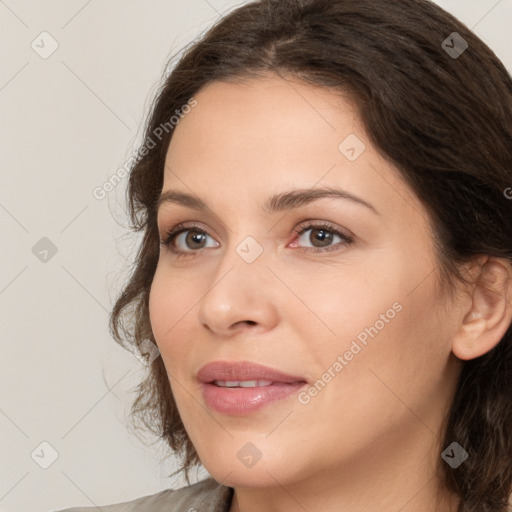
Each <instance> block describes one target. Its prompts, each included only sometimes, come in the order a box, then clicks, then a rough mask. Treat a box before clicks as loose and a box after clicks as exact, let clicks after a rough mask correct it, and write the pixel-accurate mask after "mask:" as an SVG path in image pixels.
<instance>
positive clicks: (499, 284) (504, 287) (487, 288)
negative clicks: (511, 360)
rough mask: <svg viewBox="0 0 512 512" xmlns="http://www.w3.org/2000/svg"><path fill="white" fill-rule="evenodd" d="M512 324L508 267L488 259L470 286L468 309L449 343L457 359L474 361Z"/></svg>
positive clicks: (511, 280) (502, 261) (511, 275)
mask: <svg viewBox="0 0 512 512" xmlns="http://www.w3.org/2000/svg"><path fill="white" fill-rule="evenodd" d="M511 322H512V267H511V265H510V263H509V262H508V261H507V260H505V259H501V258H493V257H492V258H489V259H488V260H487V263H486V264H485V265H484V266H483V267H482V268H481V272H480V275H479V276H478V278H477V280H476V282H475V283H474V290H473V295H472V302H471V308H470V310H469V311H468V312H467V314H466V315H465V317H464V319H463V321H462V324H461V325H460V327H459V329H458V331H457V333H456V335H455V337H454V339H453V344H452V352H453V353H454V354H455V356H457V357H458V358H459V359H464V360H468V359H475V358H477V357H480V356H481V355H483V354H485V353H487V352H489V351H490V350H491V349H493V348H494V347H495V346H496V345H498V343H499V342H500V341H501V339H502V338H503V336H504V335H505V333H506V332H507V329H508V328H509V327H510V324H511Z"/></svg>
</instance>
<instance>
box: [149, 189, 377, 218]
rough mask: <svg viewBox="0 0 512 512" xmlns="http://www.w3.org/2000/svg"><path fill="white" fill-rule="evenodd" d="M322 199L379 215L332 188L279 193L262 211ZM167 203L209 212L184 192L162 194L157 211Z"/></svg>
mask: <svg viewBox="0 0 512 512" xmlns="http://www.w3.org/2000/svg"><path fill="white" fill-rule="evenodd" d="M324 198H335V199H345V200H349V201H351V202H353V203H355V204H359V205H363V206H365V207H366V208H368V209H370V210H372V211H373V212H374V213H375V214H377V215H380V212H378V211H377V209H376V208H375V207H374V206H373V205H372V204H370V203H368V202H367V201H365V200H364V199H361V198H360V197H357V196H355V195H353V194H351V193H350V192H347V191H346V190H342V189H339V188H334V187H321V188H306V189H295V190H290V191H287V192H281V193H279V194H276V195H274V196H272V197H270V198H269V199H267V201H266V202H265V204H264V205H263V210H264V211H265V212H266V213H269V214H270V213H277V212H282V211H288V210H294V209H296V208H299V207H301V206H304V205H307V204H309V203H311V202H313V201H316V200H318V199H324ZM169 203H174V204H178V205H180V206H184V207H185V208H190V209H193V210H197V211H200V212H206V211H209V210H210V208H209V206H208V204H207V203H206V202H205V201H203V200H202V199H200V198H198V197H196V196H193V195H190V194H186V193H184V192H178V191H176V190H167V191H166V192H163V193H162V195H161V196H160V197H159V199H158V201H157V203H156V209H157V211H158V210H159V209H160V206H162V205H163V204H169Z"/></svg>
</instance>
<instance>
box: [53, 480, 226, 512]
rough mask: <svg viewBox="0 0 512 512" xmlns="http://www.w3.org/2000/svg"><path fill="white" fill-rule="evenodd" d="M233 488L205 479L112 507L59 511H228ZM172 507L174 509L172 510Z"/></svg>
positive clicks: (77, 508) (62, 511) (63, 511)
mask: <svg viewBox="0 0 512 512" xmlns="http://www.w3.org/2000/svg"><path fill="white" fill-rule="evenodd" d="M232 496H233V489H232V488H231V487H227V486H225V485H221V484H219V483H218V482H216V481H215V480H214V479H213V478H207V479H206V480H201V481H200V482H197V483H195V484H193V485H189V486H187V487H182V488H181V489H175V490H173V489H166V490H164V491H160V492H158V493H156V494H151V495H149V496H143V497H141V498H137V499H135V500H132V501H126V502H123V503H116V504H112V505H106V506H103V505H102V506H101V508H99V507H98V506H91V507H75V508H67V509H65V510H58V511H56V512H93V511H97V510H98V508H99V509H100V510H102V512H154V511H156V510H168V511H169V512H171V511H172V512H228V510H229V507H230V505H231V498H232ZM171 507H172V508H171Z"/></svg>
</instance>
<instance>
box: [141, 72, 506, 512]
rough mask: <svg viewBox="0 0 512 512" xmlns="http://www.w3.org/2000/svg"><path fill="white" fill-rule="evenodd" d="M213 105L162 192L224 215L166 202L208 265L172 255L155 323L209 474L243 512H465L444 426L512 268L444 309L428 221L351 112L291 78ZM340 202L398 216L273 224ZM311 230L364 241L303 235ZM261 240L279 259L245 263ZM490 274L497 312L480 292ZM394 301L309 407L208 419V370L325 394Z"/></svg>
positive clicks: (201, 100)
mask: <svg viewBox="0 0 512 512" xmlns="http://www.w3.org/2000/svg"><path fill="white" fill-rule="evenodd" d="M195 98H196V100H197V101H198V104H197V106H196V107H195V108H194V109H193V110H192V111H191V113H189V114H188V115H187V116H185V117H184V118H183V119H182V120H181V121H180V123H179V125H178V126H177V127H176V128H175V133H174V135H173V138H172V141H171V144H170V146H169V150H168V154H167V160H166V169H165V176H164V183H163V188H162V190H163V191H167V190H170V189H172V190H178V191H181V192H185V193H192V194H194V195H196V196H198V197H199V198H201V199H203V200H204V201H206V202H207V203H208V205H209V211H207V212H197V211H195V210H192V209H189V208H185V207H183V206H180V205H177V204H171V203H168V204H164V205H162V206H161V207H160V209H159V214H158V227H159V231H160V235H161V237H162V238H163V237H164V235H165V232H166V231H167V230H169V229H170V228H172V227H174V226H176V225H177V224H178V223H182V222H196V223H198V224H199V226H200V228H201V229H203V230H205V231H206V233H207V237H206V239H205V240H204V241H203V242H202V243H201V240H200V239H199V243H198V242H197V241H196V243H195V244H194V240H191V239H190V235H189V238H188V245H187V239H186V238H185V236H186V235H187V233H185V235H183V234H182V235H181V236H179V237H178V238H177V239H176V240H175V241H174V244H175V246H177V248H178V249H181V250H183V251H189V253H192V252H194V251H195V252H196V253H197V254H196V255H195V256H193V257H192V256H190V255H186V256H185V257H182V258H178V257H177V255H176V254H175V253H173V252H172V251H171V249H170V247H165V246H163V245H162V246H161V250H160V258H159V261H158V266H157V269H156V273H155V277H154V281H153V284H152V288H151V294H150V303H149V309H150V318H151V325H152V328H153V333H154V335H155V339H156V341H157V344H158V347H159V349H160V351H161V354H162V357H163V361H164V364H165V367H166V370H167V373H168V376H169V380H170V385H171V388H172V392H173V394H174V397H175V399H176V403H177V405H178V409H179V412H180V416H181V418H182V420H183V422H184V425H185V428H186V430H187V432H188V434H189V436H190V438H191V440H192V442H193V444H194V446H195V448H196V450H197V452H198V454H199V456H200V458H201V460H202V463H203V465H204V466H205V468H206V469H207V471H208V472H209V473H210V474H211V475H212V476H213V477H214V478H215V479H216V480H217V481H219V482H221V483H222V484H224V485H229V486H231V487H234V488H235V497H234V499H233V503H232V505H231V509H230V512H234V511H242V512H256V511H261V510H265V511H268V512H285V511H286V512H295V511H297V512H298V511H301V512H303V511H304V510H307V511H308V512H315V511H322V512H330V511H333V512H334V511H336V512H339V511H340V510H343V511H347V512H363V511H365V512H367V511H370V510H379V511H380V512H391V511H393V512H396V511H397V510H400V511H401V512H420V511H422V512H425V511H434V510H439V511H441V512H444V511H450V510H455V509H456V508H455V507H456V505H457V502H458V501H457V498H456V497H455V496H450V495H449V494H448V493H446V492H445V491H444V488H443V485H442V482H441V480H440V478H439V477H438V476H437V474H436V472H435V465H436V464H437V461H438V459H439V457H440V454H441V452H442V451H443V450H444V449H445V448H446V446H441V434H440V428H441V423H442V421H443V420H444V417H445V415H446V413H447V411H448V408H449V406H450V404H451V400H452V397H453V393H454V389H455V385H456V382H457V377H458V375H459V372H460V370H461V368H462V364H463V363H462V361H461V359H471V358H474V357H478V356H479V355H481V354H483V353H485V352H487V351H488V350H490V349H491V348H492V347H493V346H495V345H496V344H497V343H498V342H499V341H500V339H501V337H502V336H503V334H504V333H505V331H506V328H507V326H508V325H509V324H510V321H511V318H512V311H511V307H510V303H511V302H512V300H511V297H510V289H511V288H512V287H511V286H510V285H509V283H510V278H511V275H512V272H511V270H510V267H508V266H507V265H506V263H504V262H503V261H501V260H497V259H490V258H488V257H487V256H482V257H481V258H479V259H478V260H477V261H476V262H475V265H474V266H471V268H468V271H469V274H468V275H471V276H474V277H475V280H474V283H476V284H472V285H471V286H469V287H467V288H465V289H463V290H462V293H460V294H458V295H457V299H456V300H455V299H453V300H452V299H448V297H447V295H446V294H443V293H442V292H441V290H440V288H439V285H438V281H437V266H438V263H437V259H436V255H435V253H434V246H433V241H432V232H431V229H430V226H429V223H428V216H427V213H426V211H425V209H424V208H423V206H422V205H421V203H420V202H419V201H418V199H417V198H416V197H415V195H414V194H413V192H412V191H411V190H410V189H409V188H408V187H407V186H406V184H405V183H404V182H403V181H401V179H400V176H399V173H398V171H397V169H396V168H394V167H393V166H392V165H391V164H390V163H389V162H387V161H386V160H385V159H384V158H383V157H382V156H381V155H379V153H378V152H377V151H376V149H375V148H374V147H373V146H372V144H371V143H370V141H369V138H368V136H367V134H366V131H365V129H364V126H363V125H362V123H361V121H360V119H359V117H358V115H357V112H356V110H355V108H354V106H353V104H352V103H351V101H350V100H349V99H348V98H346V97H341V96H340V95H339V94H338V95H336V94H335V93H334V92H332V91H330V90H328V89H325V88H319V87H314V86H312V85H307V84H304V83H300V82H298V81H292V80H291V79H283V78H279V77H275V76H271V75H268V76H264V77H262V78H258V79H254V78H253V79H250V80H246V81H244V82H237V83H224V82H214V83H212V84H210V85H208V86H206V87H205V88H203V89H202V90H201V91H200V92H199V93H198V94H197V95H195ZM349 134H355V135H357V137H358V138H359V139H360V140H361V141H363V142H364V144H365V145H366V149H365V150H364V152H363V153H362V154H361V155H360V156H359V157H358V158H357V159H356V160H355V161H349V160H348V159H347V158H346V157H345V156H344V154H342V152H340V150H339V149H338V145H339V144H340V142H341V141H343V140H344V139H345V137H347V135H349ZM327 185H329V186H335V187H341V188H343V189H345V190H347V191H348V192H350V193H351V194H354V195H356V196H358V197H359V198H361V199H364V200H365V201H367V202H368V203H371V204H372V205H373V206H374V207H375V209H376V210H377V211H378V212H379V214H376V213H374V212H373V211H372V210H371V209H369V208H366V207H365V206H363V205H359V204H357V203H355V202H351V201H348V200H342V199H335V198H323V199H319V200H317V201H314V202H312V203H310V204H308V205H305V206H301V207H300V208H298V209H296V210H290V211H286V212H279V213H273V214H267V213H265V212H264V210H263V203H264V202H265V200H266V199H267V198H268V197H269V196H271V195H273V194H276V193H279V192H283V191H288V190H290V189H294V188H308V189H309V188H317V187H320V186H327ZM304 221H311V223H312V224H314V223H315V222H316V224H318V223H320V222H328V223H330V224H332V226H333V228H334V229H338V230H341V231H342V232H346V233H349V234H350V235H351V236H353V238H354V241H353V242H352V243H351V244H349V245H346V244H343V241H342V240H341V239H340V238H338V236H336V235H334V234H332V236H334V238H333V239H332V241H331V242H330V243H329V242H324V243H323V244H322V243H321V242H320V238H319V237H318V231H315V230H314V229H310V230H308V231H306V232H305V233H303V234H302V235H301V236H300V237H299V236H298V235H297V234H294V232H293V230H294V228H296V227H297V226H299V225H301V223H302V224H304ZM190 229H192V230H193V229H194V228H190ZM192 234H194V233H192ZM315 235H316V236H315ZM247 236H251V237H253V238H254V239H255V240H256V241H257V243H258V244H259V245H260V246H261V248H262V249H263V252H262V254H261V255H260V256H259V257H258V258H257V259H256V260H255V261H254V262H252V263H247V262H246V261H245V260H244V259H242V258H241V257H240V256H239V254H238V253H237V252H236V248H237V246H238V245H239V244H240V243H241V242H242V241H243V240H244V239H245V238H246V237H247ZM336 246H337V247H336ZM306 247H309V248H315V247H316V248H319V250H320V251H321V250H322V247H324V249H323V251H324V252H317V253H314V252H310V253H304V252H302V251H301V248H306ZM325 247H328V248H334V249H335V250H332V251H330V252H328V251H326V249H325ZM201 248H203V249H204V250H203V252H202V253H199V252H198V251H199V250H200V249H201ZM485 263H487V265H486V266H485V269H486V275H491V279H493V280H494V285H493V286H494V287H495V288H494V290H496V292H495V293H494V292H493V293H494V295H493V296H492V297H491V293H484V291H485V287H484V284H483V283H484V280H480V281H478V280H477V277H478V276H480V275H481V270H480V269H481V267H482V266H483V265H484V264H485ZM482 275H483V274H482ZM485 283H487V281H485ZM485 286H486V287H487V288H489V286H488V285H487V284H485ZM505 292H506V293H507V294H508V295H506V293H505ZM491 298H492V299H493V300H491ZM394 303H398V304H400V306H401V310H400V311H399V312H396V314H395V315H394V318H392V319H388V321H387V322H384V327H383V328H381V329H380V330H379V331H378V334H377V335H375V336H374V337H373V338H372V337H368V340H367V345H366V346H364V345H362V344H361V343H359V345H361V346H362V350H360V351H359V352H358V353H357V355H355V356H353V358H352V360H350V361H347V364H346V365H345V366H344V367H343V369H342V370H341V371H339V372H338V373H336V372H335V375H336V376H335V377H333V378H332V379H331V381H330V382H329V383H327V385H326V386H325V387H324V388H323V389H322V390H321V391H320V392H319V393H317V395H316V396H314V397H311V399H310V401H309V403H307V404H303V403H300V402H299V400H298V399H297V396H293V397H290V398H287V399H285V400H281V401H278V402H274V403H272V404H270V405H268V406H266V407H265V408H264V409H262V410H260V411H258V412H256V413H252V414H249V415H246V416H242V417H240V416H231V415H226V414H220V413H218V412H216V411H213V410H210V409H209V408H208V407H207V406H206V404H205V402H204V400H203V397H202V394H201V390H200V386H199V384H198V382H197V381H196V379H195V376H196V373H197V371H198V370H199V369H200V368H201V367H202V366H203V365H204V364H206V363H207V362H210V361H213V360H219V359H222V360H227V361H231V360H238V361H241V360H248V361H253V362H257V363H261V364H265V365H267V366H271V367H274V368H277V369H279V370H281V371H283V372H285V373H291V374H293V375H302V376H303V377H304V378H305V380H307V381H308V383H311V384H312V383H314V382H316V381H317V380H318V379H320V378H321V377H322V375H323V374H324V373H325V372H326V371H327V370H328V369H329V368H332V366H333V363H334V362H335V361H336V360H337V358H338V356H339V355H342V356H343V354H345V353H346V351H347V350H349V349H350V347H351V343H352V342H353V340H355V339H356V337H357V335H358V334H360V333H361V332H362V331H364V329H365V328H369V327H371V326H374V325H376V321H377V320H379V318H382V316H380V315H383V314H384V315H385V314H386V311H388V310H389V309H390V308H391V309H392V305H393V304H394ZM379 325H380V324H379ZM247 442H251V443H253V444H254V445H255V446H256V447H257V449H258V450H259V452H261V459H260V460H259V461H258V462H257V463H256V464H255V465H254V466H252V467H251V468H248V467H246V466H245V465H244V464H243V463H242V462H241V460H240V459H239V458H238V457H237V452H238V451H239V450H240V449H241V448H242V447H243V446H244V445H245V444H246V443H247Z"/></svg>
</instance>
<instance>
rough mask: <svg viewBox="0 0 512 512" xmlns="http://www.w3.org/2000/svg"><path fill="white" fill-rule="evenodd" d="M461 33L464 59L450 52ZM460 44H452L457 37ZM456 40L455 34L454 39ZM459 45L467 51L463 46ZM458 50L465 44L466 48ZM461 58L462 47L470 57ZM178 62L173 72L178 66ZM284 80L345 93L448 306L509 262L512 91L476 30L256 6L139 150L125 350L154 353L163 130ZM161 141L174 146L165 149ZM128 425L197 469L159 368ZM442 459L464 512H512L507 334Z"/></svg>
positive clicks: (159, 106) (179, 84)
mask: <svg viewBox="0 0 512 512" xmlns="http://www.w3.org/2000/svg"><path fill="white" fill-rule="evenodd" d="M453 32H457V33H458V34H459V36H460V37H462V38H463V40H465V41H466V43H467V45H468V47H467V49H466V50H465V51H464V52H463V53H462V54H461V55H458V56H456V55H453V53H452V54H450V52H449V51H448V50H449V47H454V48H457V45H456V43H455V42H454V41H455V40H454V39H451V40H450V39H449V41H450V44H449V47H448V48H447V47H446V45H445V46H444V47H443V41H444V40H445V39H447V38H448V37H449V36H450V35H451V34H453ZM459 36H457V37H459ZM452 37H453V36H452ZM457 44H458V43H457ZM458 47H460V46H458ZM460 48H462V47H460ZM171 61H172V59H171ZM268 72H271V73H277V74H278V75H279V76H281V77H285V76H290V77H295V78H299V79H301V80H303V81H304V82H306V83H311V84H315V85H320V86H324V87H329V88H331V89H335V90H338V91H341V92H343V93H348V94H350V96H351V98H352V99H353V101H354V102H355V104H356V105H357V107H358V110H359V113H360V115H361V118H362V120H363V123H364V125H365V127H366V130H367V133H368V136H369V137H370V139H371V142H372V144H373V145H374V146H375V147H376V148H377V149H378V150H379V151H380V152H381V154H382V155H384V156H385V157H386V158H388V159H389V160H390V161H391V162H392V163H393V164H394V165H395V166H396V167H397V168H398V170H399V171H400V175H401V176H402V177H403V179H404V180H405V182H406V183H407V184H408V185H409V186H410V187H411V188H412V189H413V191H414V192H415V193H416V195H417V197H418V198H419V200H420V201H421V202H422V203H423V204H424V205H425V207H426V208H427V210H428V212H429V216H430V219H429V220H430V221H431V223H432V227H433V232H434V234H435V237H434V238H435V240H434V241H435V244H436V248H437V250H438V256H439V270H440V272H439V278H440V282H441V283H442V284H443V285H444V287H445V289H446V291H447V292H449V293H451V292H452V291H453V289H454V285H455V283H456V280H457V279H458V280H461V281H464V279H465V276H464V275H463V273H462V272H461V268H462V267H461V266H460V265H461V264H463V263H467V262H470V261H472V260H473V259H474V258H475V257H476V256H477V255H492V256H496V257H503V258H507V259H508V260H509V261H510V262H512V200H509V199H507V197H506V195H507V194H506V193H505V191H506V190H508V187H510V186H512V79H511V76H510V74H509V73H508V72H507V70H506V69H505V67H504V66H503V64H502V63H501V62H500V61H499V59H498V58H497V57H496V56H495V54H494V53H493V52H492V51H491V50H490V49H489V48H488V47H487V46H486V45H485V44H484V43H483V42H482V41H481V40H480V39H479V38H478V37H477V36H476V35H475V34H473V33H472V32H471V31H470V30H469V29H468V28H467V27H466V26H464V25H463V24H462V23H461V22H459V21H458V20H457V19H456V18H454V17H453V16H451V15H450V14H448V13H447V12H445V11H443V10H442V9H441V8H440V7H438V6H436V5H435V4H433V3H431V2H430V1H427V0H261V1H256V2H252V3H248V4H246V5H243V6H241V7H239V8H237V9H236V10H234V11H232V12H231V13H229V14H228V15H226V16H225V17H224V18H222V19H221V20H220V21H219V22H218V23H216V24H215V25H214V26H213V27H212V28H211V29H209V30H208V31H207V32H206V33H205V34H204V35H203V36H202V37H201V38H200V39H199V40H198V41H195V42H193V44H191V45H190V46H189V47H187V48H186V49H185V51H184V53H183V54H182V55H181V57H180V59H179V61H178V62H177V64H176V65H175V66H174V68H172V70H171V72H170V73H169V75H168V76H167V77H166V78H165V80H164V82H163V84H162V86H161V88H160V90H159V91H158V94H157V96H156V99H155V101H154V104H153V107H152V109H151V113H150V115H149V117H148V122H147V125H146V132H145V134H146V140H148V139H153V140H155V135H154V134H155V130H156V131H157V133H159V135H160V138H158V141H157V143H156V147H154V148H153V149H151V150H149V151H143V152H139V155H138V158H137V159H136V162H135V164H134V165H133V167H132V169H131V171H130V177H129V186H128V190H127V196H128V207H129V213H130V218H131V222H132V229H133V230H134V231H137V232H142V234H143V238H142V240H141V245H140V247H139V250H138V253H137V255H136V261H135V264H134V267H133V272H132V275H131V277H130V279H129V282H128V283H127V284H126V286H125V287H124V289H123V290H122V293H121V294H120V296H119V298H118V299H117V302H116V304H115V305H114V308H113V310H112V312H111V318H110V329H111V333H112V335H113V336H114V338H115V340H116V341H117V342H118V343H120V344H121V345H124V341H123V340H126V341H127V342H128V343H129V344H131V346H133V347H135V346H136V347H138V346H140V344H141V343H142V342H143V341H144V340H150V341H151V342H152V343H155V340H154V337H153V334H152V330H151V325H150V320H149V313H148V297H149V292H150V286H151V283H152V279H153V276H154V273H155V269H156V265H157V261H158V255H159V235H158V230H157V222H156V208H155V207H156V202H157V200H158V197H159V195H160V193H161V190H162V184H163V170H164V162H165V156H166V151H167V148H168V146H169V142H170V139H171V137H172V133H173V131H172V129H168V130H167V129H166V130H165V133H163V130H162V129H161V128H160V130H159V131H158V128H159V127H161V126H163V125H165V123H168V122H169V119H170V118H171V117H172V116H173V115H175V112H176V110H178V111H181V109H182V108H183V106H184V105H186V104H187V102H188V101H189V100H190V98H192V97H193V95H194V94H197V92H198V91H199V90H200V89H201V88H202V87H203V86H205V85H206V84H208V83H210V82H212V81H215V80H225V81H228V80H237V79H241V78H244V77H245V78H248V77H249V78H250V77H258V76H262V75H264V74H265V73H268ZM162 135H163V136H162ZM137 392H138V395H137V397H136V400H135V402H134V403H133V406H132V411H131V412H132V414H133V418H138V419H139V420H140V421H141V423H142V425H143V426H144V427H146V428H147V429H149V431H151V432H153V433H154V434H156V435H157V436H158V438H159V439H163V440H165V442H166V443H167V444H168V446H169V447H170V449H171V450H172V451H173V452H174V453H176V454H180V455H182V456H183V460H182V462H183V464H182V466H181V470H184V471H185V475H186V476H187V479H188V470H189V469H190V468H191V467H192V466H193V465H195V464H196V463H198V462H200V461H199V458H198V456H197V453H196V451H195V449H194V447H193V445H192V443H191V441H190V439H189V437H188V435H187V433H186V431H185V429H184V426H183V424H182V422H181V419H180V416H179V413H178V410H177V408H176V404H175V402H174V399H173V397H172V394H171V391H170V386H169V380H168V376H167V374H166V371H165V367H164V364H163V361H162V358H157V359H156V360H155V361H154V362H153V363H152V364H151V366H150V369H149V372H148V376H147V379H146V380H144V381H143V382H142V383H141V384H140V385H139V387H138V388H137ZM443 429H444V432H443V448H445V447H447V446H448V445H450V444H451V443H452V442H454V441H455V442H457V443H459V444H460V445H461V446H462V447H463V448H464V449H465V450H466V451H467V452H468V454H469V457H468V459H467V460H466V461H465V462H464V463H463V464H462V465H460V466H459V467H458V468H457V469H452V468H451V467H450V466H449V465H448V464H446V463H445V462H444V461H443V460H442V459H441V457H439V468H438V470H439V471H440V472H442V473H440V474H441V475H443V478H444V481H445V483H446V486H447V488H448V489H449V490H451V491H453V492H456V493H457V494H458V495H459V496H460V498H461V502H460V507H459V509H458V510H459V512H504V511H506V510H507V501H508V499H509V496H510V494H511V491H512V328H511V327H510V326H509V328H508V330H507V332H506V334H505V336H504V337H503V339H502V340H501V341H500V343H499V344H498V345H497V346H496V347H495V348H494V349H493V350H491V351H490V352H488V353H486V354H485V355H483V356H481V357H479V358H476V359H474V360H469V361H465V362H464V363H463V368H462V372H461V375H460V378H459V382H458V386H457V389H456V393H455V398H454V401H453V404H452V406H451V409H450V411H449V414H448V416H447V418H446V424H445V425H444V427H443Z"/></svg>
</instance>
